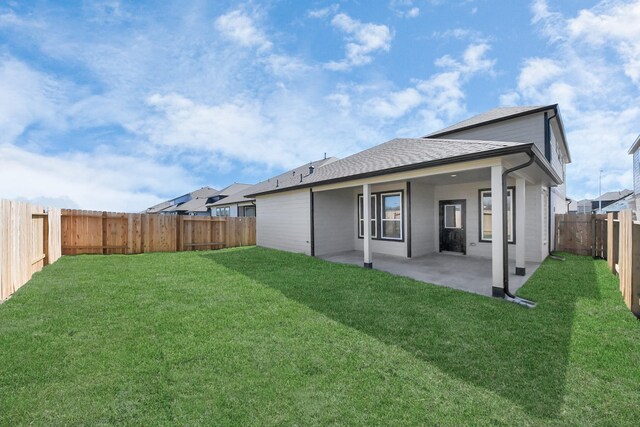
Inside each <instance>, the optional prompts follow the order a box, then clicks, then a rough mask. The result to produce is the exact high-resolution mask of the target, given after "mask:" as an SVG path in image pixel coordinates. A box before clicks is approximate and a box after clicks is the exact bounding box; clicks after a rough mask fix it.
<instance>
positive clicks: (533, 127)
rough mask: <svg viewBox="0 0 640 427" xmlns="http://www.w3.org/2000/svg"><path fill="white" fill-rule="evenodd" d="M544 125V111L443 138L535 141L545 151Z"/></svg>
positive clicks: (541, 150)
mask: <svg viewBox="0 0 640 427" xmlns="http://www.w3.org/2000/svg"><path fill="white" fill-rule="evenodd" d="M544 126H545V124H544V113H538V114H530V115H527V116H523V117H516V118H515V119H511V120H505V121H502V122H498V123H494V124H490V125H486V126H481V127H477V128H473V129H468V130H462V131H459V132H455V133H452V134H449V135H446V136H443V137H442V138H444V139H480V140H493V141H511V142H533V143H534V144H535V145H536V147H538V149H539V150H540V152H541V153H544Z"/></svg>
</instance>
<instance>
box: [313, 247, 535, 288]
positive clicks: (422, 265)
mask: <svg viewBox="0 0 640 427" xmlns="http://www.w3.org/2000/svg"><path fill="white" fill-rule="evenodd" d="M363 256H364V254H363V252H362V251H348V252H342V253H337V254H328V255H324V256H320V257H319V258H322V259H324V260H326V261H331V262H337V263H341V264H353V265H358V266H361V265H362V259H363ZM372 259H373V260H374V263H373V264H374V268H375V269H376V270H381V271H386V272H388V273H391V274H397V275H399V276H405V277H410V278H412V279H415V280H419V281H421V282H426V283H431V284H434V285H439V286H447V287H450V288H454V289H459V290H462V291H466V292H473V293H476V294H480V295H486V296H491V285H492V263H491V259H487V258H480V257H473V256H464V255H455V254H450V253H431V254H428V255H423V256H420V257H415V258H406V257H400V256H393V255H386V254H377V253H374V254H372ZM515 265H516V264H515V260H512V261H511V262H510V265H509V271H510V275H509V288H510V289H511V291H512V292H516V291H517V290H518V289H519V288H520V287H522V285H524V284H525V282H526V281H527V280H529V277H531V275H532V274H533V272H534V271H536V270H537V268H538V267H539V266H540V263H536V262H527V263H526V274H525V275H524V276H520V275H516V274H515Z"/></svg>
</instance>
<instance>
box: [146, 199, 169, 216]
mask: <svg viewBox="0 0 640 427" xmlns="http://www.w3.org/2000/svg"><path fill="white" fill-rule="evenodd" d="M170 206H171V202H170V201H167V202H162V203H158V204H157V205H155V206H151V207H150V208H147V209H146V210H145V212H146V213H158V212H160V211H163V210H165V209H166V208H168V207H170Z"/></svg>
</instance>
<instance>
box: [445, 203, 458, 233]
mask: <svg viewBox="0 0 640 427" xmlns="http://www.w3.org/2000/svg"><path fill="white" fill-rule="evenodd" d="M444 228H462V205H459V204H457V205H444Z"/></svg>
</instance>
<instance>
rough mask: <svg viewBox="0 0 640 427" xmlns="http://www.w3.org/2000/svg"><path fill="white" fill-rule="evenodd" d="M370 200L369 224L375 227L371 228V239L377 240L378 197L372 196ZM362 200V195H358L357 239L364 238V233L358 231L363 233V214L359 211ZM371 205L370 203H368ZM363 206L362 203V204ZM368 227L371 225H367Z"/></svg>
mask: <svg viewBox="0 0 640 427" xmlns="http://www.w3.org/2000/svg"><path fill="white" fill-rule="evenodd" d="M371 198H372V199H373V207H374V209H373V211H372V212H371V222H373V223H374V224H375V226H374V227H373V234H372V235H371V237H372V238H374V239H375V238H377V237H378V209H377V206H378V196H377V195H376V194H372V195H371ZM363 199H364V195H362V194H358V237H364V233H361V232H360V231H361V230H362V231H364V212H362V210H361V209H360V200H363ZM369 203H371V202H369ZM363 206H364V202H363ZM361 223H362V227H360V224H361ZM369 227H371V224H369Z"/></svg>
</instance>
